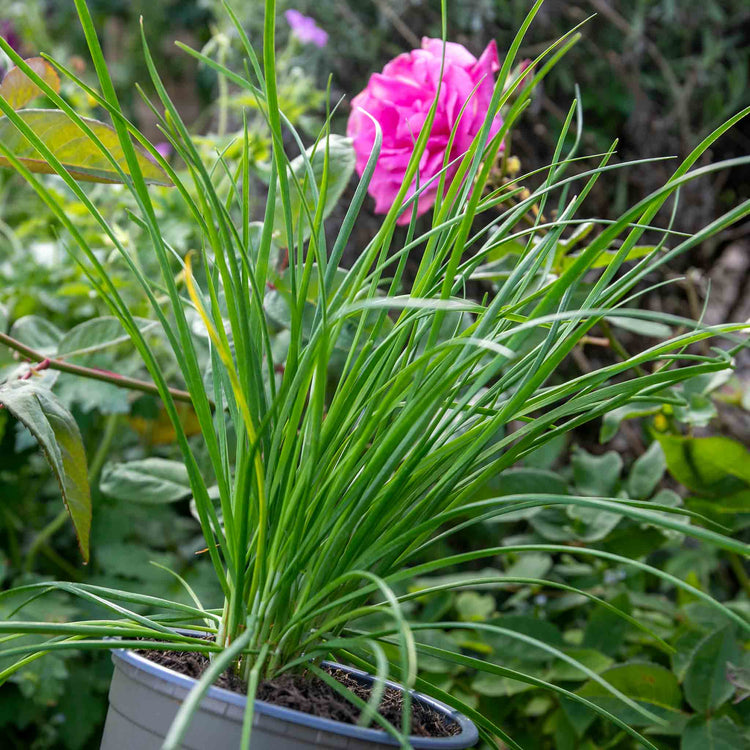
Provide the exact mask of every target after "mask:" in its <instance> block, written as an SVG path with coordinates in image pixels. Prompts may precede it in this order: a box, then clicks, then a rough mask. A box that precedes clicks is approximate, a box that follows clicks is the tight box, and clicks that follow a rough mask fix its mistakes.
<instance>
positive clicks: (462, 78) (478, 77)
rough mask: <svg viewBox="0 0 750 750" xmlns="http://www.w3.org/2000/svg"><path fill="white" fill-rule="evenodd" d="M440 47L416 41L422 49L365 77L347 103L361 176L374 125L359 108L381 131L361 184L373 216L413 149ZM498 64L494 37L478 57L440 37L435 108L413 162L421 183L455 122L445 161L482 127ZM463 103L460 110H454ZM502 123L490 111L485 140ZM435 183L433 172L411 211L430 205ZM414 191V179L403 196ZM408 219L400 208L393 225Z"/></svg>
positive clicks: (398, 181) (392, 192)
mask: <svg viewBox="0 0 750 750" xmlns="http://www.w3.org/2000/svg"><path fill="white" fill-rule="evenodd" d="M442 52H443V41H442V40H441V39H427V38H424V39H422V47H421V49H415V50H412V51H411V52H408V53H404V54H402V55H399V56H398V57H397V58H395V59H394V60H391V62H389V63H388V64H387V65H386V66H385V67H384V68H383V72H382V73H374V74H373V75H372V76H370V80H369V82H368V84H367V88H366V89H365V90H364V91H362V92H361V93H360V94H358V95H357V96H355V97H354V99H353V100H352V112H351V114H350V116H349V123H348V125H347V129H346V131H347V135H348V136H349V137H350V138H352V139H353V141H354V150H355V152H356V156H357V172H358V173H359V175H360V176H361V175H362V172H364V169H365V165H366V163H367V159H368V158H369V156H370V153H371V152H372V147H373V144H374V143H375V126H374V124H373V123H372V120H371V119H370V117H368V116H367V115H366V114H365V112H368V113H369V114H370V115H371V116H372V117H374V118H375V120H377V121H378V123H379V124H380V127H381V128H382V130H383V144H382V148H381V151H380V156H379V158H378V163H377V166H376V167H375V172H374V174H373V176H372V180H371V181H370V186H369V189H368V190H369V193H370V195H372V197H373V198H374V199H375V211H376V213H386V212H387V211H388V210H389V209H390V207H391V205H392V204H393V202H394V200H395V198H396V195H397V193H398V191H399V189H400V188H401V185H402V183H403V180H404V176H405V174H406V167H407V165H408V163H409V158H410V157H411V155H412V152H413V151H414V142H415V140H416V138H417V137H418V135H419V132H420V131H421V130H422V127H423V126H424V123H425V120H426V119H427V115H428V112H429V110H430V107H431V106H432V103H433V101H434V99H435V93H436V91H437V88H438V82H439V77H440V64H441V57H442ZM499 68H500V64H499V62H498V58H497V47H496V46H495V42H494V41H492V42H490V43H489V44H488V45H487V48H486V49H485V50H484V52H483V53H482V55H481V57H480V58H479V59H477V58H476V57H474V55H472V54H471V52H469V51H468V50H467V49H466V48H465V47H463V46H462V45H460V44H456V43H454V42H446V47H445V67H444V69H443V80H442V85H441V87H440V96H439V99H438V104H437V111H436V113H435V120H434V122H433V125H432V131H431V132H430V137H429V138H428V140H427V147H426V149H425V152H424V154H423V155H422V158H421V160H420V164H419V186H420V188H421V187H423V186H424V185H425V183H426V182H427V181H428V180H430V178H432V177H435V175H437V174H438V173H439V172H440V170H441V169H443V161H444V158H445V152H446V149H447V148H448V141H449V139H450V136H451V132H452V130H453V128H454V127H456V135H455V137H454V140H453V146H452V148H451V153H450V158H449V161H452V160H454V159H457V158H458V157H460V156H461V155H462V154H464V153H466V151H467V150H468V149H469V146H470V145H471V142H472V140H473V139H474V136H475V135H476V134H477V133H478V132H479V131H480V130H481V128H482V125H483V124H484V120H485V117H486V115H487V111H488V109H489V105H490V100H491V99H492V92H493V89H494V85H495V81H494V73H495V72H497V70H499ZM467 102H468V103H467ZM464 104H466V107H465V108H464V111H463V113H461V108H462V107H464ZM361 110H364V112H363V111H361ZM456 123H458V125H457V126H456ZM501 126H502V118H501V117H500V115H497V116H496V117H495V119H494V120H493V122H492V127H491V130H490V137H492V136H494V135H495V134H496V133H497V132H498V130H499V129H500V127H501ZM501 147H502V146H501ZM457 170H458V164H454V165H453V166H451V167H449V168H448V170H447V174H446V184H449V183H450V181H451V180H452V179H453V177H454V176H455V174H456V171H457ZM439 181H440V178H439V177H436V178H435V179H434V180H433V181H432V182H430V184H429V187H427V189H425V190H424V192H422V193H421V194H420V196H419V199H418V207H417V214H418V215H421V214H423V213H425V211H427V210H429V209H430V207H431V206H432V205H433V204H434V203H435V198H436V197H437V191H438V186H439ZM415 190H416V182H415V184H414V185H412V186H411V187H410V189H409V193H408V196H411V195H414V192H415ZM410 218H411V212H410V211H405V212H404V213H403V214H402V215H401V217H400V218H399V224H408V223H409V220H410Z"/></svg>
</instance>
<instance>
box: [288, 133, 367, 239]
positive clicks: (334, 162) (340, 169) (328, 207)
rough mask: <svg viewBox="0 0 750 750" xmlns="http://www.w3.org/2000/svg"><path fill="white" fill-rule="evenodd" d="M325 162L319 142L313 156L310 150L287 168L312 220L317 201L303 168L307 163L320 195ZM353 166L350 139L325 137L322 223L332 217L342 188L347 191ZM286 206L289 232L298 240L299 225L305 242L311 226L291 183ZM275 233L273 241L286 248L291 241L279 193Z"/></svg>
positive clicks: (337, 136)
mask: <svg viewBox="0 0 750 750" xmlns="http://www.w3.org/2000/svg"><path fill="white" fill-rule="evenodd" d="M325 158H326V142H325V141H322V142H320V143H319V144H318V145H317V148H315V153H314V154H313V147H312V146H311V147H310V148H308V149H307V151H306V152H305V154H304V155H302V154H300V155H299V156H298V157H296V158H295V159H292V161H291V162H290V164H289V168H290V169H291V172H292V174H294V176H295V177H296V178H297V180H298V181H299V183H300V186H301V187H302V192H303V195H304V204H305V205H306V206H307V209H308V210H309V212H310V215H311V216H315V210H316V200H315V194H314V192H313V186H312V185H311V184H310V180H309V177H308V175H307V166H306V164H307V162H309V163H310V164H311V166H312V171H313V174H314V175H315V182H316V184H317V188H318V191H320V187H321V183H322V181H323V167H324V164H325ZM354 164H355V155H354V149H353V147H352V141H351V139H350V138H345V137H344V136H340V135H335V134H332V135H330V136H328V187H327V190H326V195H325V206H324V208H323V218H324V219H325V218H326V217H327V216H328V215H329V214H330V213H331V211H333V208H334V206H335V205H336V203H337V202H338V200H339V198H340V197H341V194H342V193H343V192H344V188H346V185H347V183H348V182H349V179H350V178H351V176H352V174H353V173H354ZM289 202H290V203H291V209H292V231H293V232H294V237H295V238H296V237H297V235H298V233H299V229H300V223H301V225H302V239H303V241H304V240H306V239H307V238H308V237H309V236H310V232H311V227H310V222H309V221H308V219H307V215H306V213H305V212H304V211H303V207H302V200H301V199H300V193H299V191H298V190H297V187H296V186H295V185H294V184H292V183H291V182H290V186H289ZM274 230H275V233H277V234H276V241H277V242H278V243H279V244H280V245H282V246H284V247H288V246H289V245H290V241H289V238H288V237H287V232H286V222H285V220H284V206H283V203H282V200H281V192H280V190H277V194H276V206H275V210H274Z"/></svg>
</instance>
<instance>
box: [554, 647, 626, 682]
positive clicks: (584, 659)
mask: <svg viewBox="0 0 750 750" xmlns="http://www.w3.org/2000/svg"><path fill="white" fill-rule="evenodd" d="M563 651H564V652H565V653H566V654H567V655H568V656H571V657H572V658H573V659H576V660H577V661H579V662H581V664H583V666H584V667H588V668H589V669H590V670H592V671H593V672H596V673H597V674H601V673H602V672H603V671H604V670H605V669H609V667H611V666H612V663H613V660H612V658H611V657H609V656H607V655H606V654H603V653H602V652H601V651H597V650H596V649H593V648H565V649H563ZM544 679H545V680H547V681H548V682H565V681H577V682H582V681H583V680H585V679H587V675H586V674H584V673H583V672H582V671H581V670H580V669H579V668H578V667H575V666H573V665H572V664H568V662H566V661H562V660H561V659H558V660H557V661H555V663H554V664H553V665H552V667H551V668H550V670H549V672H547V673H546V674H545V675H544Z"/></svg>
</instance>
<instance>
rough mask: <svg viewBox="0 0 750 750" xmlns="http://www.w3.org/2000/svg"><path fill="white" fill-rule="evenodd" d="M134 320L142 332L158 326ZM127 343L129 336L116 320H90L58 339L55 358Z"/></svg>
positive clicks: (107, 317)
mask: <svg viewBox="0 0 750 750" xmlns="http://www.w3.org/2000/svg"><path fill="white" fill-rule="evenodd" d="M135 320H136V323H137V324H138V328H139V329H140V330H141V331H142V332H145V331H147V330H149V329H151V328H157V326H158V323H156V322H155V321H150V320H146V319H145V318H136V319H135ZM129 341H130V336H128V334H127V333H126V332H125V331H124V329H123V327H122V323H120V321H119V320H118V319H117V318H114V317H110V316H104V317H101V318H92V319H91V320H87V321H85V322H84V323H81V324H79V325H77V326H75V327H74V328H71V329H70V330H69V331H68V332H67V333H66V334H65V335H64V336H63V337H62V338H61V339H60V343H59V344H58V347H57V356H58V357H65V358H66V359H67V358H69V357H72V356H83V355H85V354H92V353H94V352H97V351H100V350H102V349H107V348H108V347H110V346H115V345H117V344H122V343H126V342H129Z"/></svg>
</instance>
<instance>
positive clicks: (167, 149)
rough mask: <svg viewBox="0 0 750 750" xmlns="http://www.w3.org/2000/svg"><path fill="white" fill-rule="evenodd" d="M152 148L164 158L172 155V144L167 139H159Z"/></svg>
mask: <svg viewBox="0 0 750 750" xmlns="http://www.w3.org/2000/svg"><path fill="white" fill-rule="evenodd" d="M154 148H155V149H156V150H157V151H158V152H159V153H160V154H161V155H162V156H163V157H164V158H165V159H169V157H170V156H171V155H172V144H171V143H167V141H161V142H160V143H157V144H155V145H154Z"/></svg>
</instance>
